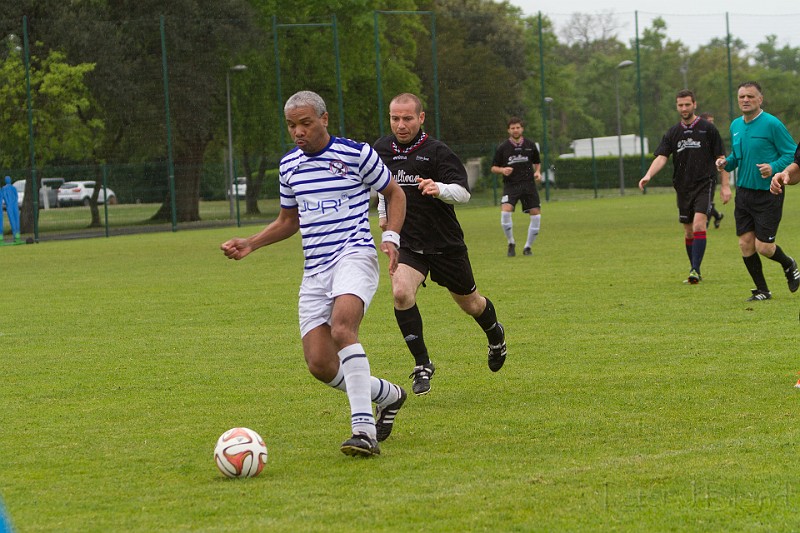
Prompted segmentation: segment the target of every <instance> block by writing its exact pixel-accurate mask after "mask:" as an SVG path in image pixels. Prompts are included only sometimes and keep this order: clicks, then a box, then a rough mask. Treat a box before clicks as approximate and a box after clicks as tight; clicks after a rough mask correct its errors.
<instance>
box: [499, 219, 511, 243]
mask: <svg viewBox="0 0 800 533" xmlns="http://www.w3.org/2000/svg"><path fill="white" fill-rule="evenodd" d="M500 225H501V226H503V233H505V234H506V239H508V244H514V222H513V221H512V220H511V212H510V211H500Z"/></svg>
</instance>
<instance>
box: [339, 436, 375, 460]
mask: <svg viewBox="0 0 800 533" xmlns="http://www.w3.org/2000/svg"><path fill="white" fill-rule="evenodd" d="M342 453H343V454H345V455H350V456H352V457H371V456H373V455H380V454H381V449H380V447H379V446H378V441H376V440H374V439H372V438H371V437H370V436H369V435H366V434H364V433H358V434H357V435H353V436H352V437H350V438H349V439H347V440H346V441H344V442H343V443H342Z"/></svg>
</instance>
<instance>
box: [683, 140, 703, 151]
mask: <svg viewBox="0 0 800 533" xmlns="http://www.w3.org/2000/svg"><path fill="white" fill-rule="evenodd" d="M702 147H703V145H702V144H701V143H700V141H695V140H694V139H692V138H691V137H690V138H688V139H686V140H685V141H678V150H677V151H678V152H683V151H684V150H686V149H687V148H702Z"/></svg>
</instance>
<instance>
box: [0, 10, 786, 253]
mask: <svg viewBox="0 0 800 533" xmlns="http://www.w3.org/2000/svg"><path fill="white" fill-rule="evenodd" d="M400 4H405V5H407V6H410V7H417V6H418V4H419V3H417V2H413V1H411V0H408V1H406V2H400ZM215 5H216V4H215ZM471 5H472V4H471ZM231 6H234V7H236V8H237V9H239V10H238V11H234V12H233V13H232V14H229V13H227V12H226V13H225V14H224V15H225V16H223V14H222V13H221V12H220V11H215V10H216V9H217V8H216V7H214V8H209V9H210V11H209V12H207V13H186V14H180V13H175V12H172V13H166V14H165V15H163V16H153V15H151V14H149V13H141V14H137V13H132V14H131V17H130V18H129V19H126V20H116V19H112V18H111V17H110V16H108V13H105V18H104V16H103V15H104V13H100V12H98V13H93V14H86V13H82V12H80V11H79V10H73V11H70V10H66V11H65V12H64V13H63V14H62V15H61V16H58V17H55V16H53V17H52V18H51V17H33V16H32V17H30V18H28V17H21V18H14V19H12V18H7V19H4V20H3V19H0V37H2V38H3V41H2V42H3V43H4V46H3V47H2V48H0V68H2V73H3V74H4V76H3V77H2V78H0V112H2V116H3V124H4V125H3V131H2V132H0V141H2V145H1V146H0V158H2V159H0V164H1V165H2V167H3V175H9V176H12V178H13V179H14V180H15V181H20V180H21V181H22V182H23V183H24V184H25V186H24V187H21V188H20V192H21V193H22V194H21V196H22V197H23V201H22V220H23V232H24V234H25V235H26V236H31V237H33V238H35V239H39V238H43V239H46V238H51V237H56V236H59V235H76V234H77V235H81V234H100V235H103V234H104V235H113V234H116V233H121V232H129V231H133V230H144V229H164V230H176V229H180V228H183V227H192V226H197V225H204V224H235V223H240V222H242V221H247V220H253V221H263V220H267V219H269V218H271V217H273V216H274V215H275V214H276V213H277V210H278V201H277V172H276V167H277V162H278V160H279V159H280V156H281V154H282V153H283V152H284V151H285V150H286V149H287V148H288V147H289V146H290V142H289V139H288V135H287V133H286V131H285V125H284V123H283V117H282V111H281V110H282V104H283V101H284V100H285V99H286V98H287V97H288V96H289V95H290V94H292V93H293V92H295V91H297V90H301V89H311V90H315V91H316V92H319V93H320V94H321V95H322V96H323V97H324V98H325V100H326V102H327V103H328V110H329V113H330V124H329V128H330V131H331V133H332V134H334V135H343V136H348V137H352V138H354V139H357V140H362V141H367V142H372V141H374V140H375V139H376V138H377V137H378V136H379V135H380V134H381V133H383V134H386V133H388V132H389V126H388V121H387V120H386V117H387V109H388V101H389V100H390V99H391V98H392V97H393V96H394V95H396V94H398V93H400V92H407V91H408V92H415V93H417V94H419V95H420V96H421V97H422V99H423V100H424V102H425V106H426V121H425V128H426V130H427V131H428V132H430V133H431V134H433V135H435V136H438V137H440V138H441V139H442V140H444V141H445V142H447V143H448V144H449V145H450V146H451V147H452V148H453V149H454V150H455V151H456V153H458V154H459V156H460V157H462V159H463V161H464V162H465V164H467V166H468V168H469V170H470V173H471V177H472V178H473V188H474V192H475V194H474V202H475V203H476V204H479V205H485V204H491V203H496V202H497V199H498V189H497V187H498V177H497V176H495V175H492V174H491V173H490V172H489V167H490V166H491V158H492V155H493V152H494V148H495V147H496V146H497V144H498V143H499V142H501V141H502V140H503V139H505V137H506V136H507V132H506V120H507V118H508V117H509V116H511V115H517V116H520V117H522V118H523V119H524V120H525V125H526V131H525V135H526V136H527V137H530V138H532V139H534V140H535V141H536V142H538V143H539V145H540V149H541V151H542V159H543V161H542V162H543V168H545V169H547V172H546V173H545V175H546V176H547V179H546V181H545V183H544V184H543V186H542V196H543V199H544V200H545V201H551V200H559V199H569V198H575V197H602V196H610V195H619V194H621V193H625V194H631V193H634V192H635V193H637V194H638V189H637V183H638V180H639V178H640V177H641V176H642V174H643V173H644V172H645V170H646V169H647V167H648V166H649V164H650V162H651V160H652V156H651V155H650V154H651V153H652V150H653V149H654V148H655V146H656V145H657V144H658V142H659V140H660V138H661V136H662V135H663V133H664V132H665V131H666V130H667V129H668V127H669V126H671V125H672V124H674V123H675V122H677V120H678V115H677V113H676V110H675V93H676V92H677V91H678V90H680V89H683V88H689V89H692V90H693V91H694V92H695V94H696V96H697V100H698V112H700V111H708V112H711V113H713V114H714V115H715V117H716V124H717V126H718V128H719V129H720V132H721V133H722V135H723V139H725V140H726V143H728V142H729V138H728V137H729V135H728V126H729V124H730V121H731V120H732V119H733V118H735V117H736V116H738V108H737V105H736V87H737V86H738V84H739V83H740V82H742V81H745V80H750V79H755V80H758V81H759V82H760V83H761V84H762V86H763V87H764V94H765V103H764V108H765V109H766V110H768V111H769V112H771V113H773V114H774V115H776V116H778V117H779V118H781V119H782V120H783V121H784V122H785V123H786V125H787V127H788V128H789V131H790V132H791V133H792V134H793V135H795V136H796V137H797V136H798V134H800V99H798V98H797V97H796V86H797V81H798V76H799V74H798V72H800V49H798V48H796V47H794V46H793V44H792V42H791V40H790V37H789V36H791V35H793V34H792V33H791V32H792V30H794V29H795V28H797V27H798V25H800V14H795V15H786V16H781V17H765V16H759V15H732V14H731V15H728V14H717V15H692V16H689V15H662V14H652V13H623V14H615V15H611V14H602V15H594V14H572V15H548V14H541V15H535V16H527V17H526V16H522V15H521V13H520V12H519V11H517V10H515V9H514V8H510V7H509V6H508V5H505V4H494V3H491V2H485V3H479V4H476V5H475V6H473V8H471V9H473V10H472V11H470V10H467V9H465V8H464V7H463V3H458V2H448V1H442V2H437V3H436V4H435V9H432V10H422V9H419V8H417V9H409V10H406V11H399V10H398V11H390V10H376V11H364V10H363V9H361V10H359V9H357V8H354V7H348V8H341V9H342V11H341V12H337V13H327V12H324V13H323V12H322V11H324V10H322V11H320V10H321V8H320V10H317V11H316V12H315V11H313V9H311V8H309V9H311V10H310V11H309V10H305V11H304V10H296V11H292V12H289V11H287V12H281V13H277V14H272V13H259V12H256V11H254V10H253V9H252V8H251V7H249V6H248V4H246V3H244V2H242V3H237V0H229V1H228V2H227V3H226V6H225V9H230V8H231ZM476 6H477V7H476ZM87 9H89V8H87ZM97 9H100V8H99V7H98V8H97ZM219 9H220V10H221V9H222V7H220V8H219ZM0 12H1V11H0ZM754 27H755V28H761V29H758V30H757V31H754ZM763 28H767V31H764V30H763ZM782 28H786V29H785V30H784V29H782ZM771 31H774V32H775V33H776V36H771V34H770V32H771ZM759 34H766V35H765V36H761V37H760V36H759ZM231 147H232V151H231ZM670 174H671V169H670V168H666V169H664V170H663V171H662V172H661V174H660V175H659V176H658V177H657V178H656V179H655V180H654V181H653V182H652V185H654V186H659V185H663V186H669V185H670V180H669V177H670ZM60 180H63V185H62V186H61V189H60V190H59V191H56V192H53V191H52V190H48V189H52V188H53V185H54V184H57V183H59V181H60ZM33 183H36V187H34V186H33ZM37 207H38V209H37Z"/></svg>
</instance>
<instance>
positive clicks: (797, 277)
mask: <svg viewBox="0 0 800 533" xmlns="http://www.w3.org/2000/svg"><path fill="white" fill-rule="evenodd" d="M783 273H784V274H786V281H788V282H789V290H790V291H792V292H795V291H797V288H798V287H800V270H798V269H797V261H795V260H794V259H792V266H790V267H789V268H787V269H786V270H784V271H783Z"/></svg>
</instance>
